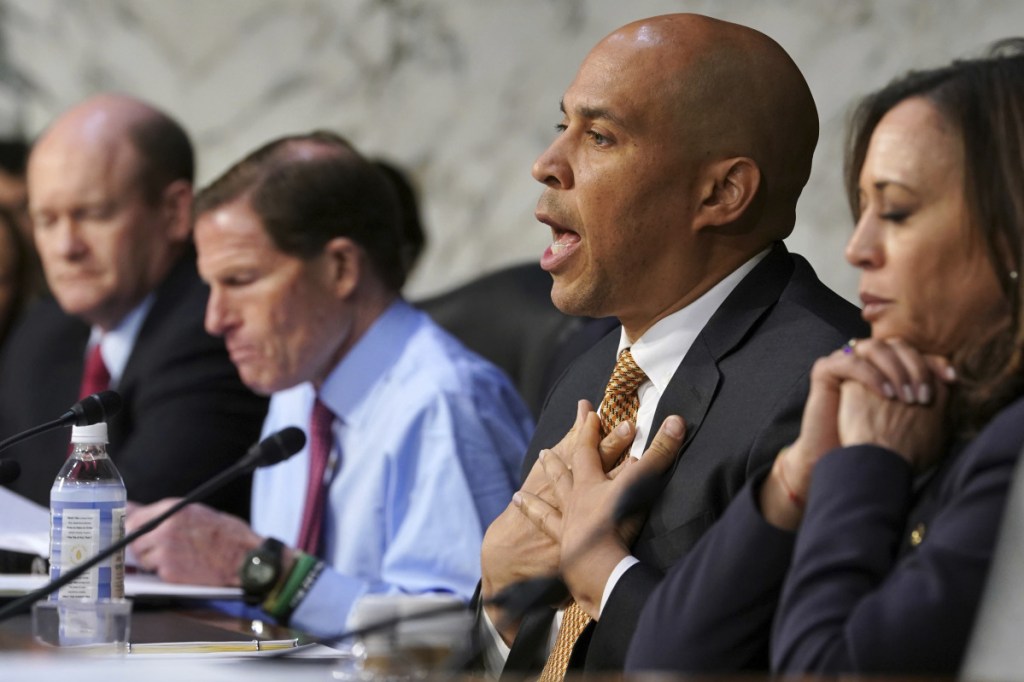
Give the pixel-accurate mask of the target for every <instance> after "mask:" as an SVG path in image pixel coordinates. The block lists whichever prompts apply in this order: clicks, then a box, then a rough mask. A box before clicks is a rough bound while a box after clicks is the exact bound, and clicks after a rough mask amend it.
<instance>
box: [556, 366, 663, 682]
mask: <svg viewBox="0 0 1024 682" xmlns="http://www.w3.org/2000/svg"><path fill="white" fill-rule="evenodd" d="M645 381H647V375H646V374H644V371H643V370H642V369H640V367H638V366H637V364H636V362H634V361H633V354H632V353H630V352H629V349H628V348H623V349H622V352H621V353H619V359H618V360H617V361H616V362H615V369H614V370H612V377H611V379H609V380H608V386H607V387H606V388H605V389H604V399H603V400H601V407H600V408H599V409H598V412H599V416H600V418H601V435H602V436H606V435H608V434H609V433H611V431H612V430H613V429H614V428H615V427H616V426H618V425H619V424H620V423H621V422H624V421H632V422H636V412H637V410H638V409H639V407H640V397H639V396H638V395H637V389H638V388H640V384H642V383H644V382H645ZM626 456H628V452H627V453H626ZM589 622H590V615H589V614H588V613H587V612H586V611H584V610H583V609H581V608H580V607H579V605H578V604H577V603H576V602H575V601H572V602H570V603H569V605H568V606H566V607H565V611H564V612H563V613H562V625H561V627H559V628H558V636H557V637H556V638H555V645H554V646H553V647H552V649H551V653H550V654H549V655H548V660H547V663H545V664H544V670H543V671H541V674H540V682H561V681H562V680H564V679H565V671H566V670H567V669H568V667H569V659H570V658H571V657H572V650H573V647H575V646H576V640H577V639H579V636H580V635H581V634H583V631H584V630H585V629H586V627H587V624H588V623H589Z"/></svg>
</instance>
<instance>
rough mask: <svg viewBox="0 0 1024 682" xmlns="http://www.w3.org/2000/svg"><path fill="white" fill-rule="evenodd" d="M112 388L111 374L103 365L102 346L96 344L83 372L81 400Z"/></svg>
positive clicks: (86, 357)
mask: <svg viewBox="0 0 1024 682" xmlns="http://www.w3.org/2000/svg"><path fill="white" fill-rule="evenodd" d="M108 388H110V372H108V371H107V366H106V365H105V364H103V355H102V354H100V344H98V343H97V344H96V345H95V346H93V347H92V350H90V351H89V354H88V355H87V356H85V369H84V370H83V371H82V386H81V388H80V389H79V391H78V397H79V399H81V398H84V397H85V396H87V395H92V394H93V393H99V392H100V391H105V390H107V389H108Z"/></svg>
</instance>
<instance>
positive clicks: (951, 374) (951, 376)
mask: <svg viewBox="0 0 1024 682" xmlns="http://www.w3.org/2000/svg"><path fill="white" fill-rule="evenodd" d="M945 374H946V379H947V380H948V381H956V370H955V369H953V365H949V366H947V367H946V372H945Z"/></svg>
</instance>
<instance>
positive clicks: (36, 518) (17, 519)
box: [0, 486, 139, 566]
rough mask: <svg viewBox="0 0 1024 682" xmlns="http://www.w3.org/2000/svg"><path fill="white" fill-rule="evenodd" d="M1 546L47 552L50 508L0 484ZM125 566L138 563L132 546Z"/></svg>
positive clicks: (42, 555)
mask: <svg viewBox="0 0 1024 682" xmlns="http://www.w3.org/2000/svg"><path fill="white" fill-rule="evenodd" d="M0 519H3V520H4V524H3V527H2V528H0V549H6V550H10V551H13V552H23V553H25V554H34V555H36V556H41V557H44V558H48V557H49V556H50V510H49V509H47V508H46V507H44V506H42V505H38V504H36V503H35V502H32V501H31V500H27V499H25V498H24V497H22V496H21V495H19V494H18V493H16V492H13V491H11V490H8V489H7V488H4V487H3V486H0ZM124 565H125V566H138V565H139V564H138V562H137V561H136V560H135V554H133V553H132V550H131V547H129V548H127V549H126V550H125V553H124Z"/></svg>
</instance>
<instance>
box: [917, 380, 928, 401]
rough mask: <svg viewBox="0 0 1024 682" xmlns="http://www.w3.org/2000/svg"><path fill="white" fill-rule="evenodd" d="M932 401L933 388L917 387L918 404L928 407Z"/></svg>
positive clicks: (925, 385) (926, 385)
mask: <svg viewBox="0 0 1024 682" xmlns="http://www.w3.org/2000/svg"><path fill="white" fill-rule="evenodd" d="M931 401H932V387H931V386H929V385H928V384H921V385H920V386H918V387H917V402H919V403H921V404H922V405H927V404H928V403H930V402H931Z"/></svg>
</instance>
